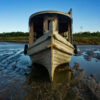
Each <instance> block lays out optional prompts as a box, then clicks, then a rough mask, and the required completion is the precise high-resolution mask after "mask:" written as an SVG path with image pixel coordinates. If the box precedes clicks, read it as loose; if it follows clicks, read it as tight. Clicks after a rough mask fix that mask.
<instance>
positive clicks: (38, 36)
mask: <svg viewBox="0 0 100 100" xmlns="http://www.w3.org/2000/svg"><path fill="white" fill-rule="evenodd" d="M29 27H30V35H29V48H28V55H29V56H30V57H31V60H32V62H33V63H38V64H41V65H43V66H44V67H45V68H46V69H47V70H48V73H49V76H50V79H51V80H53V75H54V71H55V69H56V67H57V66H59V65H61V64H64V63H68V62H69V61H70V60H71V56H72V55H73V54H74V46H73V40H72V9H71V10H70V12H69V13H64V12H59V11H42V12H37V13H35V14H33V15H31V16H30V19H29Z"/></svg>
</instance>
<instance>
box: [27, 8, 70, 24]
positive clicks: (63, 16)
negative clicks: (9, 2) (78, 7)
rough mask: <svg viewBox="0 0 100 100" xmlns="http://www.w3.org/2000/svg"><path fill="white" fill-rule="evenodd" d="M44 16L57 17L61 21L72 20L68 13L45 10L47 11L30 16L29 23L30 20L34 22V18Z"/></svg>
mask: <svg viewBox="0 0 100 100" xmlns="http://www.w3.org/2000/svg"><path fill="white" fill-rule="evenodd" d="M44 15H57V16H58V18H60V19H63V20H66V19H72V16H71V15H70V14H68V13H64V12H61V11H54V10H47V11H40V12H36V13H34V14H32V15H31V16H30V18H29V23H30V22H31V20H35V19H36V18H43V17H44Z"/></svg>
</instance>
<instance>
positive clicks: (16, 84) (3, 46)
mask: <svg viewBox="0 0 100 100" xmlns="http://www.w3.org/2000/svg"><path fill="white" fill-rule="evenodd" d="M24 45H25V44H19V43H8V42H0V100H25V97H26V95H27V93H28V92H29V91H31V93H30V92H29V93H30V94H33V92H32V91H33V90H31V89H30V87H31V86H29V85H26V80H27V75H28V74H29V73H30V72H31V70H30V67H29V66H31V65H32V62H31V59H30V57H29V56H27V55H24V53H23V50H24ZM75 63H78V64H79V65H80V67H81V68H83V69H85V71H86V75H91V74H94V75H96V79H97V80H98V81H100V73H99V71H100V45H79V46H78V55H77V56H72V59H71V61H70V65H67V67H73V66H74V64H75ZM70 75H71V73H66V71H65V70H64V71H63V72H57V73H56V74H55V78H54V79H55V81H59V80H62V82H63V81H66V80H70ZM64 76H66V77H64ZM62 77H63V78H62ZM64 78H65V79H64ZM33 84H35V85H34V86H32V89H33V88H34V95H35V96H36V95H37V94H39V93H40V92H39V93H38V92H37V94H36V93H35V91H37V89H38V90H39V91H40V89H39V88H40V87H44V88H45V85H43V84H42V85H40V82H39V83H33ZM37 84H39V86H40V87H39V86H38V85H37ZM45 84H46V83H45ZM48 84H49V83H48ZM49 85H50V84H49ZM49 85H46V86H47V87H48V86H49ZM50 86H51V85H50ZM41 91H42V90H41ZM53 92H54V91H53ZM28 96H30V95H28ZM2 98H3V99H2ZM13 98H14V99H13ZM28 98H31V97H28ZM26 100H28V99H26ZM29 100H31V99H29Z"/></svg>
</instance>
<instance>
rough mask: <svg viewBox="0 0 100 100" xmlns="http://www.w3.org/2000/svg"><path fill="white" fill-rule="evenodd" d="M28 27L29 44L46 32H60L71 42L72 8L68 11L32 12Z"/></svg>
mask: <svg viewBox="0 0 100 100" xmlns="http://www.w3.org/2000/svg"><path fill="white" fill-rule="evenodd" d="M29 28H30V35H29V44H32V43H34V42H35V41H36V40H37V39H38V38H39V37H41V36H42V35H44V34H47V33H55V34H56V33H57V34H60V35H62V36H63V37H64V38H65V39H66V40H67V41H69V42H70V43H72V9H70V11H69V12H68V13H64V12H60V11H41V12H37V13H35V14H32V15H31V16H30V19H29Z"/></svg>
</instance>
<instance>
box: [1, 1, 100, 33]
mask: <svg viewBox="0 0 100 100" xmlns="http://www.w3.org/2000/svg"><path fill="white" fill-rule="evenodd" d="M70 8H72V9H73V33H75V32H80V31H90V32H94V31H100V0H0V33H1V32H12V31H23V32H28V31H29V27H28V20H29V16H30V15H31V14H33V13H35V12H37V11H43V10H58V11H63V12H68V11H69V9H70Z"/></svg>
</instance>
